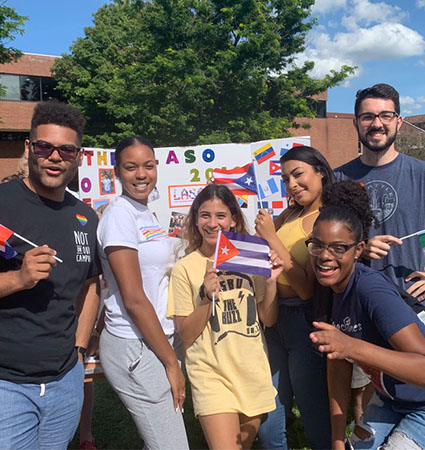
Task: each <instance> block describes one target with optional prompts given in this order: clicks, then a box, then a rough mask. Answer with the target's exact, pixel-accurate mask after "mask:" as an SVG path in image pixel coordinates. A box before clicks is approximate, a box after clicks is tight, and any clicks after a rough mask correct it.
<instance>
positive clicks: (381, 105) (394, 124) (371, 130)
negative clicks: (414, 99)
mask: <svg viewBox="0 0 425 450" xmlns="http://www.w3.org/2000/svg"><path fill="white" fill-rule="evenodd" d="M382 111H395V106H394V102H393V101H392V100H389V99H384V98H365V99H364V100H363V101H362V102H361V104H360V108H359V112H358V115H360V114H364V113H372V114H379V113H381V112H382ZM402 121H403V120H402V118H401V117H394V119H393V120H392V121H391V122H390V123H388V124H383V123H382V122H381V121H380V119H379V117H375V119H374V120H373V122H372V123H369V124H367V125H364V124H362V122H361V121H360V119H358V118H356V119H354V126H355V128H356V130H357V133H358V135H359V139H360V142H361V143H362V144H363V145H364V146H365V147H366V149H369V150H371V151H372V152H385V151H386V150H388V149H390V148H392V146H393V145H394V141H395V138H396V137H397V131H398V130H399V128H400V126H401V124H402Z"/></svg>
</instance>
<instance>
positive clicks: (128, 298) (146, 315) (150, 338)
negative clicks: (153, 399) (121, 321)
mask: <svg viewBox="0 0 425 450" xmlns="http://www.w3.org/2000/svg"><path fill="white" fill-rule="evenodd" d="M105 252H106V255H107V257H108V261H109V264H110V265H111V269H112V272H113V274H114V277H115V279H116V281H117V283H118V287H119V290H120V293H121V297H122V299H123V302H124V306H125V308H126V310H127V312H128V314H129V316H130V317H131V320H132V321H133V323H134V324H135V325H136V327H137V328H138V329H139V330H140V333H141V334H142V335H143V339H144V340H146V342H147V343H148V345H149V347H150V348H151V349H152V350H153V352H154V353H155V354H156V356H157V357H158V358H159V359H160V360H161V362H162V363H163V364H164V366H165V370H166V372H167V377H168V380H169V381H170V385H171V389H172V392H173V398H174V406H175V407H177V405H178V404H179V405H180V407H182V406H183V401H184V398H183V397H181V395H182V394H183V393H184V392H185V380H184V376H183V374H182V372H181V370H180V367H179V364H178V361H177V357H176V355H175V353H174V350H173V348H172V347H171V345H170V344H169V342H168V339H167V337H166V336H165V334H164V331H163V330H162V327H161V324H160V323H159V320H158V317H157V315H156V312H155V310H154V308H153V306H152V303H151V302H150V301H149V299H148V298H147V296H146V294H145V291H144V289H143V282H142V275H141V270H140V266H139V260H138V255H137V250H135V249H132V248H128V247H107V248H106V249H105Z"/></svg>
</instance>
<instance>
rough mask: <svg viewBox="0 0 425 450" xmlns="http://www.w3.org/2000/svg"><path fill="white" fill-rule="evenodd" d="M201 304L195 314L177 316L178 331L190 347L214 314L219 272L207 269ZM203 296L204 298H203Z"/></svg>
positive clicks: (217, 295) (217, 294)
mask: <svg viewBox="0 0 425 450" xmlns="http://www.w3.org/2000/svg"><path fill="white" fill-rule="evenodd" d="M201 291H202V292H200V293H199V295H200V302H199V303H198V305H197V307H196V308H195V310H194V311H193V312H191V313H190V314H189V315H188V316H185V317H183V316H177V329H178V331H179V334H180V337H181V338H182V341H183V342H184V343H185V344H186V345H187V346H188V345H191V344H193V343H194V342H195V341H196V339H198V337H199V336H200V334H201V333H202V331H203V330H204V328H205V327H206V326H207V323H208V320H209V319H210V317H211V314H212V294H213V292H214V295H215V298H216V299H218V297H219V285H218V276H217V270H216V269H214V268H212V267H211V268H209V269H207V271H206V273H205V278H204V282H203V289H202V287H201ZM201 294H203V296H201Z"/></svg>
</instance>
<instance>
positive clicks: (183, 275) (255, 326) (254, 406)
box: [167, 250, 275, 417]
mask: <svg viewBox="0 0 425 450" xmlns="http://www.w3.org/2000/svg"><path fill="white" fill-rule="evenodd" d="M208 261H209V259H208V258H207V257H205V256H204V255H202V253H200V252H199V251H198V250H196V251H194V252H193V253H191V254H189V255H188V256H186V257H185V258H183V259H181V260H180V261H179V262H178V263H177V264H176V265H175V266H174V269H173V272H172V274H171V280H170V291H169V301H168V309H167V316H168V317H172V316H188V315H189V314H191V313H192V312H193V311H194V309H195V308H196V306H197V305H198V303H199V302H200V298H199V288H200V286H201V284H202V283H203V280H204V275H205V271H206V267H207V262H208ZM219 283H220V295H219V298H218V299H217V303H216V315H215V316H211V317H210V320H209V322H208V323H207V326H206V327H205V328H204V330H203V331H202V333H201V335H200V336H199V337H198V338H197V339H196V341H195V342H194V343H193V344H192V345H190V346H188V347H187V348H186V369H187V373H188V376H189V380H190V382H191V385H192V397H193V405H194V410H195V415H207V414H217V413H223V412H238V413H243V414H245V415H247V416H251V417H252V416H256V415H258V414H262V413H266V412H269V411H272V410H274V409H275V400H274V397H275V390H274V388H273V385H272V380H271V373H270V366H269V363H268V359H267V350H266V345H265V341H264V336H263V331H262V328H261V325H260V323H259V320H258V315H257V299H258V301H262V299H263V296H264V283H265V279H264V278H263V277H251V276H249V275H245V274H241V273H234V272H219Z"/></svg>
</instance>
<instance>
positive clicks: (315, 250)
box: [305, 239, 358, 259]
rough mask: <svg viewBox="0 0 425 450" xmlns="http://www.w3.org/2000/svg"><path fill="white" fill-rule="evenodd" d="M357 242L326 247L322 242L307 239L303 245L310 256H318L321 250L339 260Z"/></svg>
mask: <svg viewBox="0 0 425 450" xmlns="http://www.w3.org/2000/svg"><path fill="white" fill-rule="evenodd" d="M357 244H358V242H353V243H352V244H329V245H326V244H324V243H323V242H320V241H315V240H313V239H307V240H306V241H305V245H306V246H307V250H308V252H309V253H310V255H312V256H320V254H321V253H322V252H323V250H327V251H328V252H329V253H330V254H331V255H332V256H333V257H334V258H336V259H341V258H342V257H343V256H344V254H345V253H346V252H348V250H350V248H352V247H354V246H355V245H357Z"/></svg>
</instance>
